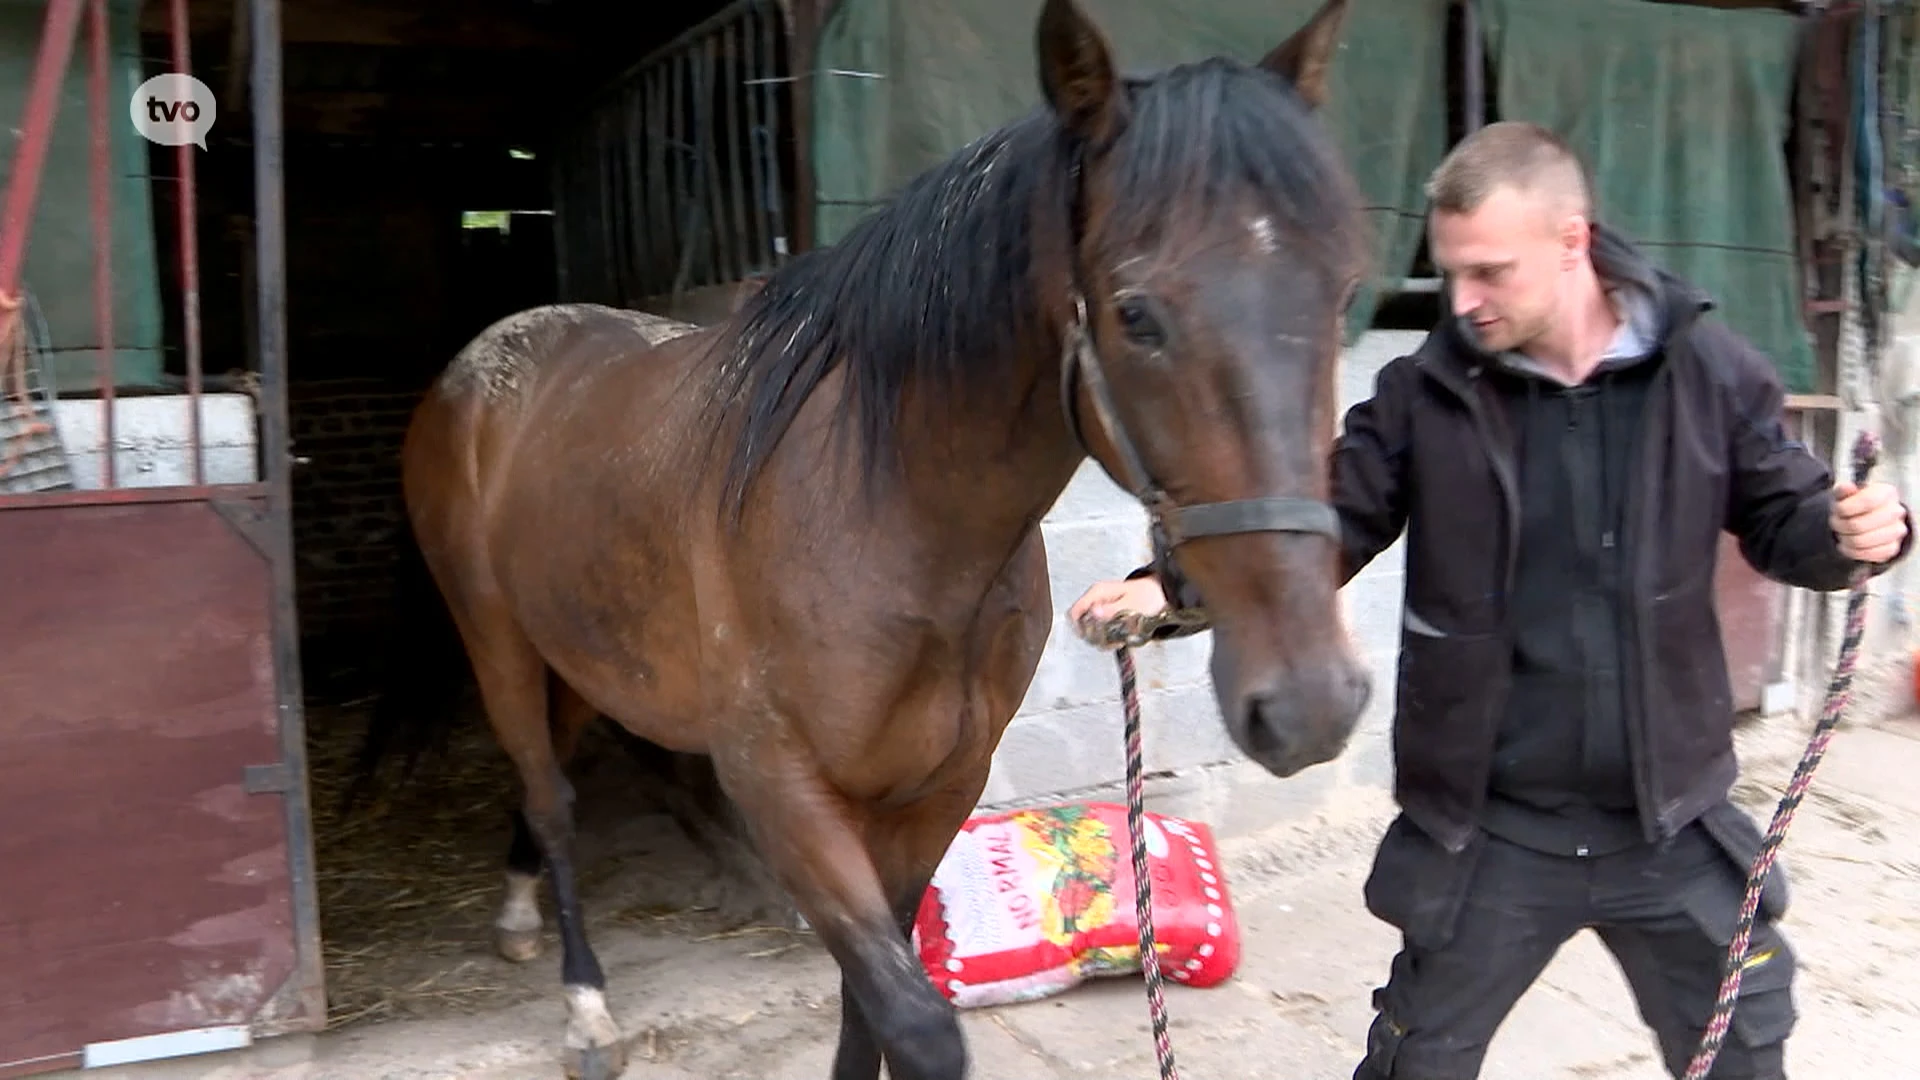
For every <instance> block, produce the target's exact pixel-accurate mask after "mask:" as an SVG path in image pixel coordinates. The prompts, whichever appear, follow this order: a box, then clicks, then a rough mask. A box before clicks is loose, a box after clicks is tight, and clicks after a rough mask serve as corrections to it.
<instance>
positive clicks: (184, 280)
mask: <svg viewBox="0 0 1920 1080" xmlns="http://www.w3.org/2000/svg"><path fill="white" fill-rule="evenodd" d="M172 3H173V13H172V14H173V70H174V71H176V72H178V73H179V74H181V75H191V74H193V61H192V58H191V57H190V56H189V45H188V35H187V0H172ZM194 149H195V148H194V146H193V144H192V143H181V144H180V145H179V146H178V147H177V148H176V149H175V152H176V153H177V154H178V157H177V158H176V160H177V161H178V162H179V163H180V164H179V170H180V177H179V186H178V187H177V188H176V189H175V192H174V202H175V204H176V205H177V206H178V207H179V218H180V299H181V307H182V309H183V310H182V312H181V320H182V325H183V326H184V328H185V330H186V339H187V340H186V345H187V408H188V410H189V411H190V412H191V414H192V416H191V419H190V421H189V422H190V423H191V425H192V431H193V483H194V486H195V487H198V486H200V485H201V484H204V483H206V482H207V471H206V447H205V445H204V441H203V439H202V437H201V432H200V362H201V361H200V235H199V232H198V229H199V224H198V218H199V215H198V214H197V213H196V212H195V209H196V206H197V197H196V195H195V193H194V184H193V169H194V165H193V152H194Z"/></svg>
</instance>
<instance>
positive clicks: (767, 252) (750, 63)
mask: <svg viewBox="0 0 1920 1080" xmlns="http://www.w3.org/2000/svg"><path fill="white" fill-rule="evenodd" d="M765 23H766V16H765V15H764V14H762V13H761V11H760V9H759V6H758V5H755V6H754V8H753V10H751V11H750V12H748V14H747V26H748V32H747V33H746V34H745V35H744V37H745V40H744V41H742V42H741V45H740V47H741V48H742V49H743V50H745V54H744V55H745V57H746V60H747V71H748V73H749V75H750V76H753V77H758V76H759V75H761V74H764V70H763V69H762V67H761V64H760V59H761V58H760V39H761V35H763V34H764V33H765V32H766V31H765ZM741 85H742V86H744V87H746V89H745V91H744V92H743V94H742V96H743V97H745V98H746V101H747V142H746V153H747V186H748V188H749V189H750V190H749V192H748V203H747V217H748V220H750V221H752V222H753V235H752V236H751V237H750V240H751V242H752V243H753V251H754V257H753V268H754V270H756V271H765V270H767V269H770V267H771V263H772V249H773V223H772V222H771V221H770V220H769V217H768V214H767V207H766V205H765V204H766V190H767V189H766V176H765V171H764V170H763V169H762V168H761V167H760V137H761V132H762V131H764V130H765V127H764V123H765V121H764V120H763V118H762V117H761V115H760V97H761V94H760V92H759V91H757V90H755V89H753V88H752V87H751V86H749V85H748V84H747V83H746V82H745V81H743V82H742V84H741Z"/></svg>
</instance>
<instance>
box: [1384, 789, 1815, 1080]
mask: <svg viewBox="0 0 1920 1080" xmlns="http://www.w3.org/2000/svg"><path fill="white" fill-rule="evenodd" d="M1759 847H1760V830H1759V829H1758V828H1757V827H1756V825H1755V823H1754V821H1753V819H1752V818H1750V817H1748V816H1747V815H1746V814H1745V812H1743V811H1741V810H1740V809H1739V808H1737V807H1735V806H1733V805H1731V804H1722V805H1721V806H1719V807H1717V808H1715V809H1714V810H1712V811H1709V812H1708V814H1707V815H1706V816H1705V817H1704V818H1703V819H1702V820H1700V821H1698V822H1695V823H1694V824H1693V825H1691V826H1689V827H1687V828H1686V829H1684V830H1682V831H1681V832H1680V833H1679V834H1678V835H1676V836H1675V837H1673V839H1671V840H1669V841H1667V842H1666V843H1664V844H1657V845H1656V844H1647V845H1642V846H1639V847H1635V848H1631V849H1629V850H1627V851H1623V852H1620V853H1617V854H1611V855H1601V856H1594V857H1588V858H1580V857H1576V856H1571V855H1568V856H1561V855H1549V854H1544V853H1542V852H1538V851H1534V850H1531V849H1528V848H1524V847H1520V846H1517V845H1515V844H1511V843H1508V842H1506V841H1504V840H1500V839H1497V838H1494V837H1491V836H1488V835H1485V834H1481V835H1480V836H1479V837H1478V839H1477V840H1476V841H1475V842H1474V843H1472V844H1470V845H1469V846H1468V847H1467V849H1466V850H1465V851H1464V852H1462V853H1460V854H1458V855H1455V854H1451V853H1449V852H1447V850H1446V849H1445V848H1443V847H1441V846H1440V845H1439V844H1437V843H1435V842H1434V841H1433V840H1432V839H1430V838H1428V837H1427V835H1426V834H1425V833H1423V832H1421V831H1420V830H1419V829H1418V828H1417V827H1415V826H1414V825H1413V824H1412V823H1410V822H1408V821H1407V820H1406V818H1404V817H1402V818H1400V819H1398V820H1396V821H1395V822H1394V823H1393V825H1392V826H1391V827H1389V829H1388V830H1387V834H1386V836H1385V837H1384V838H1383V839H1382V841H1381V844H1380V850H1379V853H1378V854H1377V855H1376V857H1375V860H1374V866H1373V871H1372V873H1371V874H1370V875H1369V877H1368V879H1367V884H1366V899H1367V907H1368V909H1369V910H1370V911H1372V912H1373V913H1374V915H1375V916H1376V917H1378V918H1381V919H1383V920H1385V921H1386V922H1387V923H1389V924H1390V925H1393V926H1395V927H1397V928H1399V930H1400V931H1401V936H1402V948H1401V951H1400V953H1399V955H1398V956H1396V957H1395V958H1394V960H1393V964H1392V968H1391V971H1390V973H1389V975H1388V979H1387V984H1386V985H1385V986H1383V987H1381V988H1379V989H1378V990H1376V991H1375V992H1374V998H1373V1000H1374V1007H1375V1009H1376V1010H1377V1015H1376V1017H1375V1019H1374V1022H1373V1025H1372V1028H1371V1029H1370V1030H1369V1031H1368V1034H1367V1056H1366V1060H1365V1061H1364V1062H1363V1063H1362V1064H1361V1065H1360V1067H1359V1069H1358V1071H1356V1072H1355V1073H1354V1074H1353V1075H1354V1080H1474V1078H1476V1077H1477V1076H1479V1074H1480V1066H1481V1062H1482V1061H1483V1060H1484V1059H1485V1058H1486V1054H1487V1044H1488V1043H1489V1042H1490V1041H1491V1040H1492V1038H1493V1036H1494V1033H1495V1031H1496V1030H1497V1029H1498V1028H1499V1027H1500V1025H1501V1023H1502V1022H1504V1021H1505V1020H1506V1018H1507V1014H1508V1013H1509V1012H1510V1011H1511V1010H1512V1009H1513V1006H1514V1005H1515V1003H1517V1002H1518V1001H1519V1000H1520V997H1521V995H1522V994H1524V993H1525V992H1526V990H1527V989H1528V988H1529V987H1530V986H1532V985H1533V982H1534V980H1535V979H1537V978H1538V977H1539V975H1540V972H1541V971H1542V970H1544V969H1545V968H1546V966H1547V963H1548V961H1550V960H1551V959H1552V958H1553V955H1554V953H1555V952H1556V951H1557V950H1558V949H1559V948H1560V946H1561V945H1563V944H1565V943H1566V942H1567V941H1568V940H1569V939H1570V938H1572V937H1573V935H1575V934H1577V933H1579V932H1580V931H1581V930H1583V929H1587V928H1592V929H1594V930H1595V931H1596V932H1598V934H1599V935H1600V940H1601V941H1602V942H1603V943H1604V944H1605V945H1606V947H1607V949H1608V950H1609V951H1610V952H1611V953H1612V954H1613V956H1614V958H1615V959H1616V960H1617V961H1618V962H1619V965H1620V968H1621V971H1622V972H1623V973H1624V974H1625V976H1626V978H1627V981H1628V983H1629V985H1630V986H1631V987H1632V990H1633V995H1634V997H1635V999H1636V1000H1637V1001H1638V1003H1639V1012H1640V1018H1641V1020H1642V1021H1643V1022H1644V1023H1645V1024H1646V1025H1647V1026H1648V1027H1649V1028H1650V1029H1651V1030H1652V1035H1653V1038H1655V1039H1657V1041H1658V1045H1659V1049H1660V1052H1661V1055H1662V1057H1663V1058H1664V1059H1665V1061H1666V1066H1667V1070H1668V1072H1669V1073H1671V1074H1672V1075H1673V1076H1675V1077H1678V1076H1681V1075H1682V1074H1683V1073H1684V1072H1685V1071H1686V1067H1687V1063H1688V1061H1689V1059H1691V1058H1692V1056H1693V1053H1694V1050H1695V1048H1696V1047H1697V1046H1698V1045H1699V1041H1700V1036H1701V1032H1702V1031H1703V1030H1704V1028H1705V1027H1706V1023H1707V1020H1708V1018H1709V1017H1710V1016H1711V1015H1712V1013H1713V1002H1714V999H1715V997H1716V996H1717V995H1718V990H1719V984H1720V974H1721V966H1722V964H1723V963H1724V962H1725V957H1726V952H1727V944H1728V942H1729V941H1731V940H1732V937H1733V931H1734V926H1735V923H1736V922H1737V921H1738V919H1739V913H1740V901H1741V897H1742V894H1743V893H1744V891H1745V887H1746V877H1747V872H1748V868H1749V867H1750V866H1751V865H1752V859H1753V856H1754V855H1755V854H1756V853H1757V852H1758V850H1759ZM1786 902H1787V898H1786V879H1785V876H1784V872H1783V871H1781V869H1780V867H1779V864H1778V863H1776V864H1775V872H1774V875H1773V877H1772V878H1771V879H1770V880H1769V882H1768V884H1767V888H1766V889H1765V890H1764V891H1763V893H1762V897H1761V916H1760V918H1758V919H1757V920H1756V921H1755V924H1754V930H1753V937H1752V946H1751V947H1750V949H1749V951H1748V954H1747V955H1748V960H1747V967H1746V969H1745V971H1744V972H1743V974H1742V976H1741V987H1740V998H1739V1001H1738V1002H1737V1003H1736V1006H1735V1012H1734V1016H1733V1025H1732V1030H1731V1031H1729V1032H1728V1035H1727V1038H1726V1041H1725V1042H1724V1043H1723V1044H1722V1046H1721V1049H1720V1055H1719V1058H1718V1059H1717V1061H1716V1062H1715V1064H1714V1068H1713V1071H1712V1073H1711V1074H1710V1075H1711V1076H1712V1077H1714V1078H1715V1080H1733V1078H1735V1077H1740V1078H1759V1080H1780V1078H1782V1077H1784V1076H1785V1075H1786V1074H1785V1065H1784V1062H1783V1053H1784V1049H1785V1046H1784V1044H1785V1041H1786V1038H1787V1035H1788V1034H1789V1033H1790V1032H1791V1031H1792V1029H1793V1025H1794V1021H1795V1019H1796V1010H1795V1007H1794V1001H1793V991H1792V982H1793V974H1794V967H1795V960H1794V956H1793V953H1792V951H1791V950H1790V949H1789V948H1788V945H1787V942H1786V940H1785V939H1784V938H1783V937H1782V935H1781V933H1780V931H1779V930H1778V929H1777V928H1776V927H1775V925H1774V920H1776V919H1778V918H1779V917H1780V915H1781V914H1783V913H1784V911H1785V908H1786Z"/></svg>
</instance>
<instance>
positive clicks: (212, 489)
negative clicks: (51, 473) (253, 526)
mask: <svg viewBox="0 0 1920 1080" xmlns="http://www.w3.org/2000/svg"><path fill="white" fill-rule="evenodd" d="M266 494H267V485H265V484H176V485H173V486H169V487H150V488H139V487H117V488H102V489H97V490H88V489H79V490H69V491H35V492H24V493H20V494H7V495H0V510H33V509H38V508H42V507H49V506H131V505H135V504H140V503H177V502H200V501H203V500H207V499H248V498H265V497H266Z"/></svg>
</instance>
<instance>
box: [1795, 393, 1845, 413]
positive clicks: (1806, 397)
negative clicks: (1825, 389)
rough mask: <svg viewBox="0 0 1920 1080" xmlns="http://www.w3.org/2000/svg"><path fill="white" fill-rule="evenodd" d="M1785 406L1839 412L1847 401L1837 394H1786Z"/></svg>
mask: <svg viewBox="0 0 1920 1080" xmlns="http://www.w3.org/2000/svg"><path fill="white" fill-rule="evenodd" d="M1786 407H1787V408H1789V409H1793V410H1796V411H1798V412H1840V411H1842V410H1843V409H1845V408H1846V407H1847V403H1846V402H1845V401H1844V400H1842V399H1841V397H1840V395H1838V394H1788V395H1787V398H1786Z"/></svg>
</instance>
